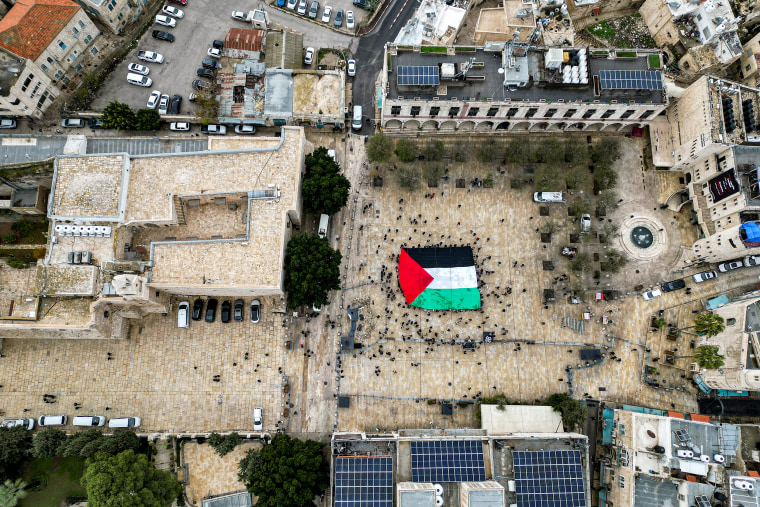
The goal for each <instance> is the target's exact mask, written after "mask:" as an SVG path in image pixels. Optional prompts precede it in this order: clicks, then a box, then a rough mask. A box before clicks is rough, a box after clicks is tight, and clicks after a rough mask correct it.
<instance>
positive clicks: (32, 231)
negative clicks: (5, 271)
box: [0, 218, 48, 269]
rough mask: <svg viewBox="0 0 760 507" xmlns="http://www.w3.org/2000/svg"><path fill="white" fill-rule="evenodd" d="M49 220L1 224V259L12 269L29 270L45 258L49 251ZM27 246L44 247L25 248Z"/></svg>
mask: <svg viewBox="0 0 760 507" xmlns="http://www.w3.org/2000/svg"><path fill="white" fill-rule="evenodd" d="M47 230H48V220H47V218H44V219H42V220H41V221H39V222H31V221H29V220H19V221H17V222H0V238H2V246H0V259H3V260H5V261H6V262H7V263H8V265H9V266H10V267H12V268H18V269H22V268H27V267H29V266H31V265H32V264H33V263H35V262H37V260H39V259H42V258H44V257H45V254H46V252H47V250H46V249H45V247H44V245H45V244H47V238H46V237H45V234H47ZM27 245H42V246H40V247H39V248H28V247H27V248H24V247H26V246H27Z"/></svg>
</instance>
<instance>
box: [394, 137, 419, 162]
mask: <svg viewBox="0 0 760 507" xmlns="http://www.w3.org/2000/svg"><path fill="white" fill-rule="evenodd" d="M418 151H419V148H418V147H417V145H416V144H415V143H413V142H412V141H410V140H408V139H399V140H398V141H396V156H397V157H398V159H399V160H400V161H401V162H413V161H414V160H415V159H416V158H417V152H418Z"/></svg>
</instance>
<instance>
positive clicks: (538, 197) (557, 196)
mask: <svg viewBox="0 0 760 507" xmlns="http://www.w3.org/2000/svg"><path fill="white" fill-rule="evenodd" d="M533 200H534V201H536V202H565V199H564V198H563V197H562V192H535V193H534V194H533Z"/></svg>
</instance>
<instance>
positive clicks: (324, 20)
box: [322, 5, 332, 23]
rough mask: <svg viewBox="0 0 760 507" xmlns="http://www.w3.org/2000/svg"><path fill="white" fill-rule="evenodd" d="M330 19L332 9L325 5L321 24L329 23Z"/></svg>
mask: <svg viewBox="0 0 760 507" xmlns="http://www.w3.org/2000/svg"><path fill="white" fill-rule="evenodd" d="M331 17H332V7H331V6H329V5H325V10H323V11H322V23H329V22H330V18H331Z"/></svg>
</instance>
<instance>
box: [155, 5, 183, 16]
mask: <svg viewBox="0 0 760 507" xmlns="http://www.w3.org/2000/svg"><path fill="white" fill-rule="evenodd" d="M161 12H163V13H164V14H167V15H169V16H174V17H175V18H178V19H182V18H184V17H185V13H184V12H182V9H177V8H176V7H172V6H171V5H164V8H163V9H161Z"/></svg>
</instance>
